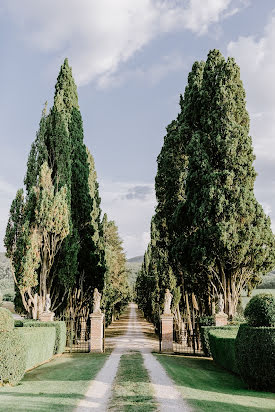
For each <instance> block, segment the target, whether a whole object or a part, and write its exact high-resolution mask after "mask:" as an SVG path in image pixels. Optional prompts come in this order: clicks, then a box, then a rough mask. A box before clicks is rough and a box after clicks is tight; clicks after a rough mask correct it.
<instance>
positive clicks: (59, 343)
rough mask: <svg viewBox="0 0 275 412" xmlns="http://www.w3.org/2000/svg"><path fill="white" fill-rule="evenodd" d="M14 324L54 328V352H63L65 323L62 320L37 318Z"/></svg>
mask: <svg viewBox="0 0 275 412" xmlns="http://www.w3.org/2000/svg"><path fill="white" fill-rule="evenodd" d="M16 326H24V327H29V328H39V327H42V328H55V330H56V338H55V339H56V340H55V346H54V354H57V353H63V352H64V351H65V346H66V323H65V322H63V321H54V322H40V321H38V320H25V321H23V322H22V325H20V324H17V325H16Z"/></svg>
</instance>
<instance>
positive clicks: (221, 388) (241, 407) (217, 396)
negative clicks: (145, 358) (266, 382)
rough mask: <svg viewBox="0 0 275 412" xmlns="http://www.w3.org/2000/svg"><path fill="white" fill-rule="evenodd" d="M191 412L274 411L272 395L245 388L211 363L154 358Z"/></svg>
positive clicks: (206, 361) (274, 399) (274, 395)
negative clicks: (190, 408) (192, 411)
mask: <svg viewBox="0 0 275 412" xmlns="http://www.w3.org/2000/svg"><path fill="white" fill-rule="evenodd" d="M155 356H156V357H157V359H158V360H159V361H160V363H161V364H162V366H163V367H164V368H165V370H166V371H167V373H168V375H169V376H170V377H171V378H172V379H173V380H174V382H175V383H176V385H177V387H178V389H179V390H180V392H181V393H182V396H183V398H184V399H186V401H187V402H188V403H189V405H190V406H191V407H192V408H193V410H194V411H195V412H198V411H200V412H204V411H209V412H256V411H266V412H267V411H270V412H271V411H274V406H275V394H272V393H268V392H257V391H250V390H248V389H246V387H245V385H244V383H243V382H242V381H241V379H240V378H239V377H238V376H236V375H234V374H232V373H230V372H227V371H225V370H224V369H222V368H221V367H219V366H217V365H216V364H215V363H214V361H213V360H211V359H206V358H204V359H203V358H190V357H184V356H177V355H170V356H169V355H155Z"/></svg>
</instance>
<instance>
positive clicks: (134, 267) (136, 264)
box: [126, 256, 143, 287]
mask: <svg viewBox="0 0 275 412" xmlns="http://www.w3.org/2000/svg"><path fill="white" fill-rule="evenodd" d="M142 262H143V256H135V257H133V258H131V259H128V260H127V263H126V267H127V269H128V271H129V283H130V286H131V287H134V285H135V283H136V279H137V275H138V272H139V271H140V268H141V264H142Z"/></svg>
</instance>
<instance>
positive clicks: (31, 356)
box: [17, 327, 56, 370]
mask: <svg viewBox="0 0 275 412" xmlns="http://www.w3.org/2000/svg"><path fill="white" fill-rule="evenodd" d="M17 331H18V333H19V335H20V337H22V339H23V341H24V342H25V347H26V361H25V370H28V369H30V368H33V367H35V366H38V365H39V364H41V363H43V362H45V361H47V360H49V359H51V358H52V357H53V355H54V348H55V335H56V332H55V329H54V328H47V327H45V328H39V329H38V328H17Z"/></svg>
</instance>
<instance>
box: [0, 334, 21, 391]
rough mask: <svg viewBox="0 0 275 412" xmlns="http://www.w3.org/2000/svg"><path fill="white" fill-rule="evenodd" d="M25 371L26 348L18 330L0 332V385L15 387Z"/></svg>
mask: <svg viewBox="0 0 275 412" xmlns="http://www.w3.org/2000/svg"><path fill="white" fill-rule="evenodd" d="M25 370H26V346H25V341H24V339H23V337H22V335H21V334H20V331H19V330H10V331H8V332H0V384H2V385H3V384H10V385H16V384H17V383H18V382H19V381H20V380H21V379H22V378H23V376H24V373H25Z"/></svg>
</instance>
